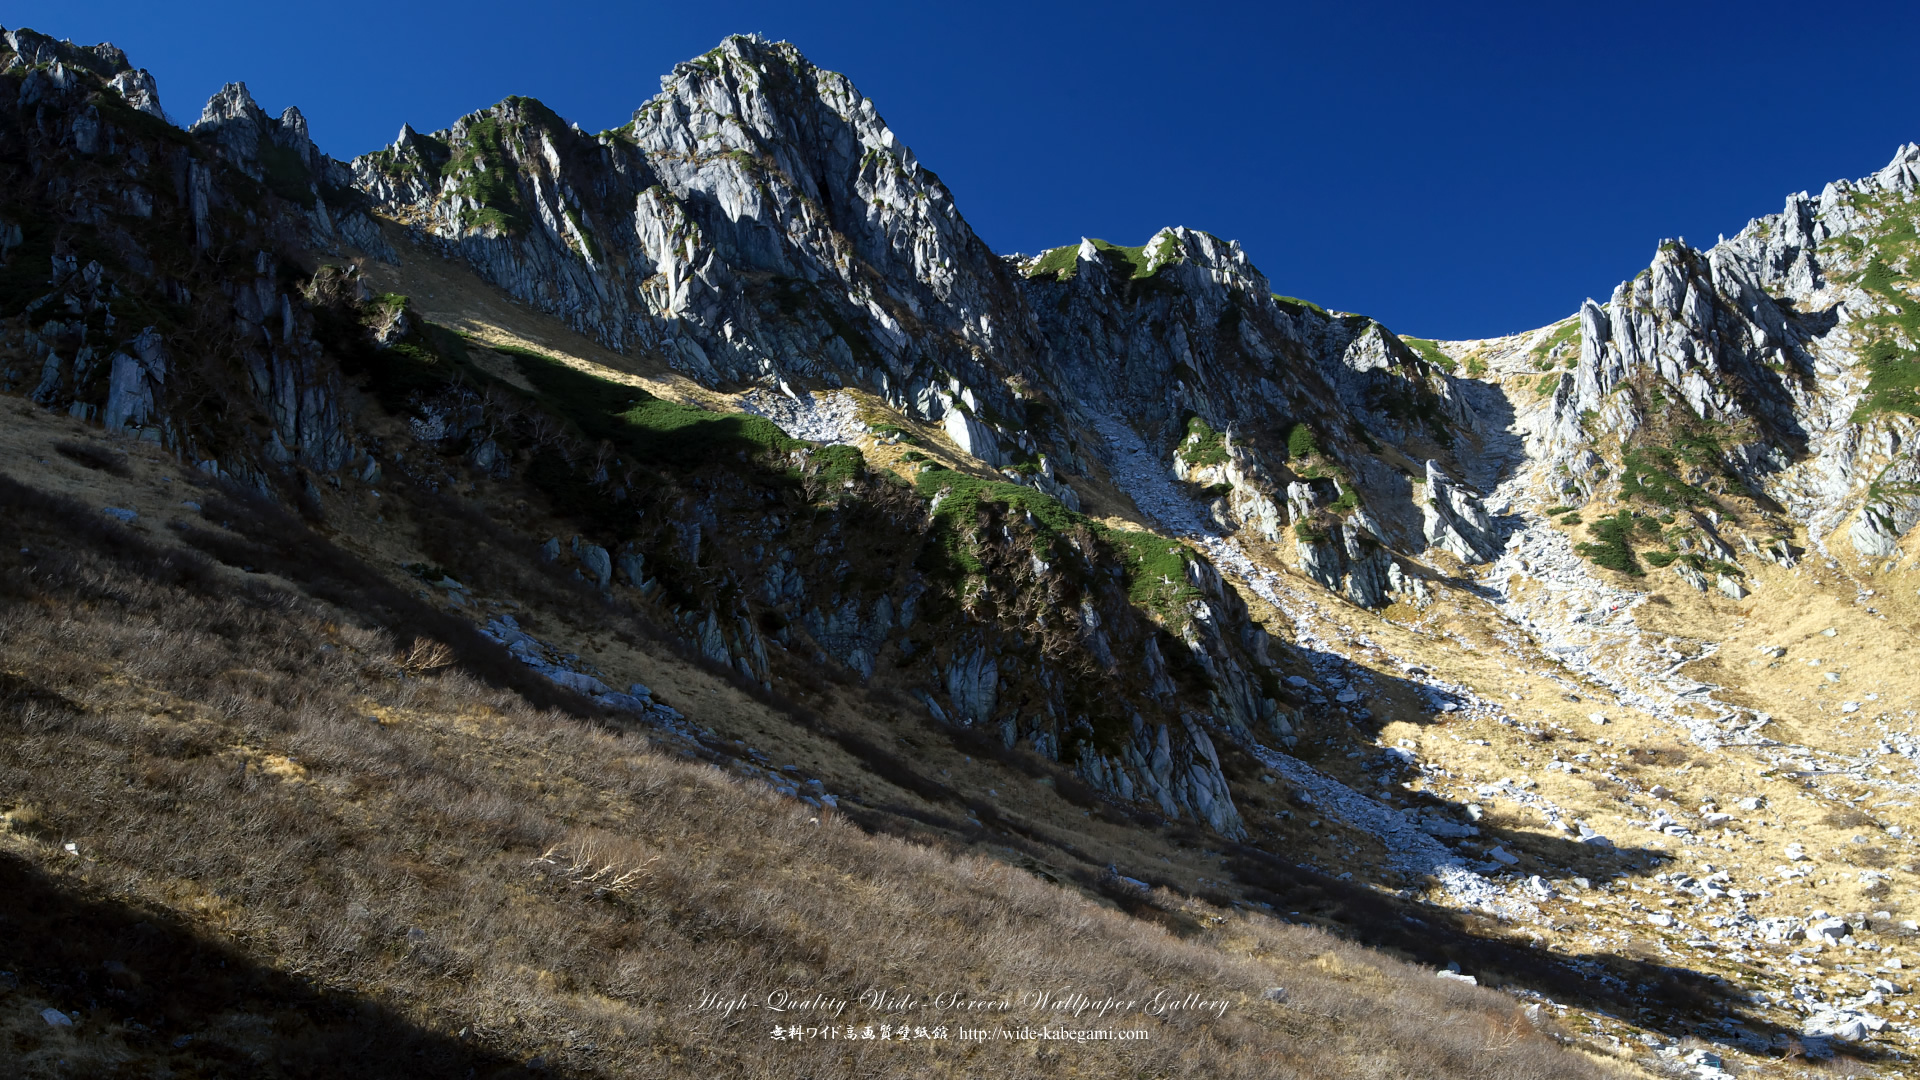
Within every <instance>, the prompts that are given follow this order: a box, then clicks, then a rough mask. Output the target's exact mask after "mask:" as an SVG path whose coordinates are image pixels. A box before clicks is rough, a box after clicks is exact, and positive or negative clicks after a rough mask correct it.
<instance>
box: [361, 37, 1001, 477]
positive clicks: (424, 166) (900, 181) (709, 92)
mask: <svg viewBox="0 0 1920 1080" xmlns="http://www.w3.org/2000/svg"><path fill="white" fill-rule="evenodd" d="M354 173H355V176H356V177H357V178H358V182H359V184H360V186H361V187H362V189H363V190H365V191H366V192H367V193H368V194H369V195H370V196H371V197H372V198H373V200H374V204H375V206H376V207H377V208H378V209H380V210H381V211H382V212H384V213H387V214H390V215H393V216H395V217H399V218H401V219H402V220H406V221H409V222H412V223H413V224H414V225H415V227H416V228H417V229H418V230H419V231H420V233H421V234H422V235H423V236H426V237H428V238H430V239H431V242H433V243H435V244H437V245H440V246H441V247H442V248H443V249H445V250H446V251H448V252H450V253H457V254H458V255H460V256H461V257H463V258H465V259H466V260H467V261H468V262H469V263H470V264H471V265H472V266H474V268H475V269H477V270H478V271H479V272H480V273H481V274H483V275H484V276H485V277H487V278H488V279H489V280H491V281H493V282H494V283H495V284H497V285H499V286H501V287H502V288H504V289H506V290H507V291H508V292H509V293H511V294H513V295H514V296H516V297H518V298H520V299H521V300H523V301H525V302H527V303H529V304H532V305H534V306H536V307H538V308H540V309H541V310H544V311H547V312H549V313H551V314H554V315H556V316H558V317H560V318H562V319H565V320H566V321H567V322H568V323H570V324H571V325H573V326H574V327H575V328H577V329H579V330H581V331H583V332H586V333H588V334H591V335H593V336H594V337H597V338H598V339H600V340H601V341H602V342H604V343H606V344H607V345H608V346H609V347H611V348H614V349H618V350H623V351H624V350H657V351H659V352H661V353H663V354H665V355H666V356H667V357H668V358H669V359H670V360H671V362H673V363H674V364H675V365H676V366H678V367H681V368H682V369H683V370H686V371H688V372H689V373H692V374H694V375H695V376H697V377H699V378H701V379H702V380H704V381H707V382H709V383H713V384H721V383H739V382H751V381H757V380H789V381H793V382H799V381H800V380H808V381H815V382H826V383H828V384H834V385H839V384H845V385H853V386H860V387H864V388H867V389H870V390H872V391H874V392H876V393H879V394H881V395H882V396H884V397H885V398H887V400H888V401H890V402H892V403H893V404H895V405H896V406H898V407H900V408H903V409H906V410H910V411H911V412H913V413H914V414H915V415H917V416H920V417H922V418H924V419H928V420H934V421H940V420H943V419H944V418H945V416H946V414H947V413H948V412H950V411H951V410H953V409H954V408H955V403H956V401H960V400H962V399H965V400H967V401H968V402H970V404H968V405H967V408H968V410H969V411H970V413H971V414H972V415H976V416H977V415H981V414H985V413H993V412H998V413H1003V414H1007V415H1014V414H1016V410H1015V408H1014V401H1013V398H1012V395H1011V394H1010V393H1009V392H1008V391H1007V389H1006V388H1005V385H1004V381H1005V379H1006V378H1007V377H1008V376H1009V375H1011V374H1013V373H1015V372H1017V371H1019V370H1022V369H1023V368H1025V367H1026V366H1027V365H1028V364H1029V363H1030V362H1031V360H1032V358H1033V354H1034V350H1035V347H1036V342H1035V341H1034V339H1033V336H1032V334H1031V330H1030V327H1029V326H1028V322H1027V320H1026V319H1025V318H1024V317H1023V311H1022V307H1021V298H1020V296H1019V293H1018V291H1017V290H1016V288H1015V287H1014V285H1013V282H1012V280H1011V278H1010V275H1009V274H1008V273H1007V271H1006V270H1005V269H1004V268H1003V267H1002V265H1001V263H1000V261H999V260H998V259H996V258H994V257H993V255H992V253H991V252H989V251H988V250H987V248H986V246H985V245H984V244H982V243H981V242H980V240H979V238H978V237H976V236H975V235H974V234H973V230H972V229H970V228H969V227H968V226H967V224H966V222H965V221H964V220H963V219H962V218H961V217H960V214H959V211H958V210H957V209H956V208H955V207H954V204H953V197H952V195H951V194H950V193H949V192H948V191H947V189H946V187H945V185H943V184H942V183H941V182H940V180H939V178H938V177H936V176H934V175H933V173H932V172H930V171H929V170H927V169H926V168H924V167H923V166H922V165H921V164H920V163H919V161H918V160H917V159H916V158H915V157H914V155H913V152H912V151H911V150H909V149H907V148H906V146H904V145H903V144H902V143H901V142H900V141H899V140H898V139H897V138H896V137H895V135H894V133H893V132H892V130H891V129H889V128H888V127H887V125H886V123H885V121H884V120H882V119H881V117H880V114H879V112H878V111H877V110H876V109H875V108H874V105H873V103H872V102H871V101H869V100H867V99H866V98H865V97H863V96H861V94H860V93H859V91H857V90H855V89H854V87H853V85H852V83H850V82H848V81H847V79H846V78H844V77H843V76H841V75H838V74H836V73H833V72H830V71H822V70H820V69H819V68H816V67H814V66H813V65H812V64H810V63H808V62H807V61H806V59H805V58H804V57H802V56H801V55H800V53H799V52H798V50H796V49H794V48H793V46H791V45H787V44H784V43H782V44H772V43H769V42H766V41H764V40H761V39H759V38H755V37H732V38H728V39H727V40H726V41H725V42H723V43H721V45H720V47H719V48H717V49H715V50H713V51H712V52H710V53H708V54H706V55H705V56H702V57H700V58H698V59H696V60H692V61H689V62H687V63H684V64H680V65H678V66H677V67H675V68H674V70H673V73H672V74H671V75H668V76H666V77H664V78H663V79H662V80H661V92H660V95H659V96H658V97H656V98H654V99H653V100H652V101H650V102H648V103H647V104H645V105H643V106H641V107H640V108H639V109H638V110H637V111H636V112H635V113H634V115H633V119H632V120H631V121H630V122H628V123H627V124H626V125H625V126H623V127H620V128H616V129H614V130H612V131H607V132H602V133H601V134H599V135H597V136H593V135H588V134H586V133H584V132H582V131H580V130H578V129H577V128H575V127H571V126H569V125H567V124H565V123H564V122H562V121H561V120H560V119H559V118H558V117H556V116H555V115H554V114H553V113H552V112H550V111H549V110H547V109H546V108H545V107H544V106H542V105H540V104H539V103H538V102H535V101H532V100H529V99H525V98H510V99H508V100H507V101H505V102H502V103H501V104H499V105H497V106H495V107H493V108H492V109H488V110H486V111H484V112H480V113H475V114H473V115H471V116H468V117H465V118H463V119H462V120H460V121H459V122H458V123H456V124H455V125H454V126H453V127H452V128H451V129H449V130H446V131H441V132H435V133H433V134H431V135H422V134H419V133H417V132H415V131H413V130H412V129H411V128H402V130H401V133H400V137H399V138H398V139H397V140H396V141H395V142H394V144H393V146H391V147H389V148H387V149H386V150H383V151H380V152H378V153H374V154H369V155H366V156H364V157H362V158H359V159H357V160H356V161H355V162H354ZM983 449H984V451H985V457H983V460H989V461H991V460H993V457H994V454H995V452H996V451H995V450H994V449H993V448H990V447H983Z"/></svg>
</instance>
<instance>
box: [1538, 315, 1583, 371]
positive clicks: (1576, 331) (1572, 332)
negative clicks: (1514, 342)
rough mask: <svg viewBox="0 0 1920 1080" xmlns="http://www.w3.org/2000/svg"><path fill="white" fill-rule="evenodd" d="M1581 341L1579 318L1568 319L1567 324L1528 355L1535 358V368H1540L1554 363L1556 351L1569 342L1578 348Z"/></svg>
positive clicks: (1564, 323) (1562, 324)
mask: <svg viewBox="0 0 1920 1080" xmlns="http://www.w3.org/2000/svg"><path fill="white" fill-rule="evenodd" d="M1579 339H1580V320H1579V319H1577V318H1575V319H1568V320H1567V321H1566V322H1563V323H1561V324H1560V325H1559V326H1557V327H1555V328H1554V331H1553V334H1552V335H1551V336H1549V337H1548V338H1547V340H1545V341H1543V342H1541V343H1540V344H1538V345H1535V346H1534V347H1533V348H1531V349H1528V350H1527V355H1529V356H1531V357H1533V361H1534V364H1535V366H1540V365H1542V364H1551V363H1552V361H1553V355H1554V350H1556V349H1558V348H1559V347H1560V346H1562V345H1565V344H1567V343H1568V342H1574V343H1575V347H1576V348H1578V343H1579Z"/></svg>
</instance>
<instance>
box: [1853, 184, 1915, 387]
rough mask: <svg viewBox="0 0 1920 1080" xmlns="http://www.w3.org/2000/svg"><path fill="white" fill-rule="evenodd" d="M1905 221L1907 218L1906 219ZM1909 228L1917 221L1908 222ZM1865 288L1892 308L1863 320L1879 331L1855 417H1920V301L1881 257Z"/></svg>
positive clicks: (1863, 278) (1862, 277)
mask: <svg viewBox="0 0 1920 1080" xmlns="http://www.w3.org/2000/svg"><path fill="white" fill-rule="evenodd" d="M1901 220H1902V221H1906V219H1904V218H1902V219H1901ZM1906 225H1907V229H1908V231H1909V232H1911V231H1912V228H1913V224H1912V222H1911V221H1906ZM1860 287H1861V288H1863V289H1865V290H1866V291H1868V292H1870V293H1873V294H1875V295H1876V296H1877V297H1879V298H1880V300H1881V301H1882V302H1884V303H1885V304H1886V305H1887V306H1888V308H1889V309H1890V310H1889V311H1888V312H1887V313H1886V314H1882V315H1874V316H1871V317H1869V318H1867V319H1864V320H1862V321H1863V322H1865V323H1866V324H1868V325H1869V326H1872V327H1874V328H1875V329H1876V330H1877V331H1878V336H1877V338H1876V340H1875V341H1874V342H1873V343H1872V344H1870V345H1869V346H1867V355H1866V359H1867V370H1868V372H1869V374H1868V378H1867V392H1866V394H1865V395H1864V396H1863V397H1862V398H1861V400H1860V405H1859V406H1858V407H1857V408H1856V409H1855V410H1854V415H1853V420H1854V422H1855V423H1862V422H1864V421H1865V420H1866V419H1867V418H1868V417H1870V416H1872V415H1873V414H1874V413H1878V412H1891V413H1905V414H1906V415H1909V416H1920V352H1916V351H1915V349H1914V344H1915V343H1916V342H1920V300H1916V299H1914V298H1913V297H1911V296H1908V295H1907V294H1906V293H1905V292H1902V291H1901V290H1900V288H1899V287H1898V283H1897V282H1896V279H1895V275H1894V272H1893V269H1892V268H1891V267H1889V266H1888V265H1887V264H1886V262H1884V261H1883V260H1881V259H1879V258H1875V259H1874V260H1872V261H1871V262H1869V263H1868V264H1867V269H1866V271H1865V272H1864V273H1862V274H1861V275H1860Z"/></svg>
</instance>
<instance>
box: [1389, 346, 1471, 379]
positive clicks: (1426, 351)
mask: <svg viewBox="0 0 1920 1080" xmlns="http://www.w3.org/2000/svg"><path fill="white" fill-rule="evenodd" d="M1400 340H1401V341H1403V342H1405V343H1406V345H1407V348H1409V349H1412V350H1413V351H1414V352H1415V353H1417V354H1418V355H1419V357H1420V358H1421V359H1422V360H1425V361H1426V362H1427V363H1429V364H1432V365H1433V366H1434V367H1437V368H1439V369H1440V370H1441V371H1444V372H1446V373H1447V374H1449V375H1451V374H1453V371H1454V368H1455V367H1456V366H1457V365H1455V363H1454V360H1453V357H1451V356H1448V355H1447V354H1446V353H1445V352H1442V351H1441V349H1440V345H1439V343H1438V342H1434V341H1429V340H1428V339H1426V338H1417V337H1401V338H1400Z"/></svg>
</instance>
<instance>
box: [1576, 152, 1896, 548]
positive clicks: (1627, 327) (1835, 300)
mask: <svg viewBox="0 0 1920 1080" xmlns="http://www.w3.org/2000/svg"><path fill="white" fill-rule="evenodd" d="M1917 169H1920V147H1916V146H1914V145H1908V146H1905V147H1902V148H1901V150H1900V151H1899V153H1898V154H1897V155H1896V156H1895V158H1894V160H1893V162H1892V163H1891V164H1889V165H1888V166H1887V168H1885V169H1884V170H1882V171H1881V172H1879V173H1876V174H1874V175H1873V176H1870V177H1867V178H1866V179H1864V180H1861V181H1859V182H1857V183H1849V182H1846V181H1840V182H1836V183H1833V184H1829V185H1828V186H1827V187H1826V189H1825V190H1824V191H1822V192H1821V194H1820V195H1819V196H1818V197H1810V196H1808V195H1807V194H1806V193H1804V192H1802V193H1800V194H1797V195H1794V196H1791V197H1790V198H1788V200H1787V203H1786V206H1785V208H1784V209H1783V210H1782V211H1781V212H1780V213H1778V214H1773V215H1769V216H1767V217H1763V218H1758V219H1755V220H1754V221H1753V222H1751V223H1750V224H1749V225H1748V226H1747V227H1746V228H1745V229H1744V230H1742V231H1741V232H1740V234H1739V235H1738V236H1735V237H1732V238H1729V239H1724V240H1722V241H1721V242H1720V243H1719V244H1716V245H1715V246H1714V247H1712V248H1711V249H1709V250H1707V251H1699V250H1696V249H1694V248H1691V247H1689V246H1687V245H1686V244H1685V243H1683V242H1680V241H1667V242H1664V243H1662V244H1661V245H1660V249H1659V251H1658V253H1657V254H1656V255H1655V257H1654V260H1653V263H1652V265H1651V266H1650V267H1649V268H1648V269H1647V270H1645V271H1643V272H1642V273H1640V274H1639V275H1638V276H1636V277H1635V278H1634V279H1633V280H1631V281H1627V282H1622V283H1621V284H1620V285H1619V287H1617V288H1616V289H1615V290H1614V291H1613V295H1612V297H1611V298H1610V299H1609V301H1608V302H1607V303H1606V304H1604V305H1602V304H1598V303H1595V302H1593V301H1591V300H1589V301H1587V302H1586V304H1584V305H1583V306H1582V307H1581V310H1580V315H1579V342H1580V343H1579V360H1578V363H1577V365H1576V366H1575V367H1574V368H1573V370H1572V371H1570V372H1569V373H1567V375H1566V376H1565V377H1564V378H1562V379H1561V380H1560V382H1559V385H1558V387H1557V389H1556V390H1555V392H1554V395H1553V403H1552V410H1551V419H1550V421H1549V422H1548V424H1547V425H1546V430H1545V432H1544V444H1545V445H1544V452H1545V454H1546V456H1547V457H1548V459H1549V460H1550V461H1551V463H1552V464H1553V466H1554V467H1555V468H1556V469H1557V471H1558V479H1557V481H1556V483H1557V484H1558V487H1559V493H1560V494H1561V495H1562V496H1564V497H1566V498H1568V499H1570V500H1574V501H1585V500H1586V499H1588V498H1590V497H1592V496H1593V495H1594V494H1595V493H1596V492H1600V491H1612V490H1614V489H1613V487H1612V485H1611V481H1612V479H1613V478H1615V477H1620V476H1622V474H1627V475H1626V477H1625V479H1626V482H1627V486H1628V487H1629V488H1632V489H1633V490H1634V491H1638V490H1639V489H1641V488H1642V487H1644V484H1645V481H1646V480H1648V479H1650V480H1651V481H1652V482H1654V483H1655V484H1656V485H1657V486H1659V485H1664V484H1665V481H1663V480H1660V479H1659V478H1658V477H1657V476H1654V475H1653V474H1655V473H1662V472H1668V473H1673V475H1674V476H1675V477H1676V478H1678V479H1680V480H1683V481H1685V482H1686V483H1685V484H1683V485H1682V486H1683V487H1685V486H1689V485H1691V486H1694V487H1702V486H1704V487H1707V488H1713V489H1715V490H1718V489H1719V488H1720V486H1721V485H1723V484H1729V483H1730V484H1732V485H1733V488H1732V489H1731V490H1734V491H1737V492H1739V493H1741V494H1747V495H1752V496H1754V497H1755V498H1757V499H1758V500H1759V503H1758V504H1757V505H1756V510H1755V515H1754V519H1752V520H1749V521H1747V522H1745V523H1744V526H1743V527H1744V528H1745V533H1744V535H1745V536H1746V540H1747V542H1748V543H1751V544H1752V545H1753V546H1752V547H1750V548H1749V550H1751V551H1754V552H1759V551H1761V550H1763V543H1764V542H1765V541H1766V540H1767V539H1768V537H1769V535H1770V533H1769V532H1768V530H1772V532H1773V533H1779V532H1782V531H1784V530H1786V529H1789V528H1790V527H1791V525H1792V524H1794V523H1799V524H1804V525H1805V526H1806V527H1807V528H1808V530H1809V538H1810V539H1811V540H1812V541H1813V542H1814V543H1815V544H1816V545H1817V546H1819V547H1821V548H1823V549H1824V548H1825V544H1826V538H1827V537H1828V536H1829V535H1831V534H1832V533H1833V532H1834V531H1836V529H1837V528H1838V527H1839V526H1840V525H1841V524H1842V523H1843V522H1844V521H1845V520H1846V519H1847V518H1848V517H1849V516H1850V515H1851V517H1852V522H1853V523H1852V525H1851V527H1850V528H1849V530H1848V532H1849V537H1850V539H1851V542H1852V546H1853V548H1854V551H1855V553H1856V554H1857V555H1859V556H1860V557H1862V558H1866V559H1875V560H1885V559H1889V558H1892V557H1894V556H1895V554H1896V551H1897V544H1896V537H1897V536H1899V535H1901V534H1902V533H1904V532H1905V530H1906V529H1907V528H1910V527H1911V524H1912V522H1913V521H1914V520H1915V519H1916V516H1920V507H1916V504H1915V502H1914V496H1913V495H1912V493H1911V487H1910V483H1911V481H1910V480H1909V479H1907V477H1908V476H1909V474H1910V473H1912V472H1913V467H1912V464H1911V462H1912V451H1911V443H1912V436H1913V433H1914V427H1915V414H1916V412H1920V408H1917V407H1916V403H1915V399H1914V397H1913V393H1912V390H1911V386H1912V385H1913V374H1912V373H1913V371H1915V370H1920V369H1916V368H1915V367H1914V364H1915V360H1914V357H1915V353H1914V347H1915V344H1916V338H1917V335H1916V333H1915V323H1914V316H1913V305H1914V303H1915V301H1914V300H1913V299H1912V296H1911V292H1910V290H1911V283H1912V274H1913V271H1914V265H1913V262H1912V259H1913V256H1914V244H1913V236H1914V214H1915V208H1914V205H1913V197H1914V183H1915V181H1914V177H1915V174H1916V170H1917ZM1675 448H1678V449H1679V450H1680V451H1681V457H1682V459H1683V461H1682V462H1681V463H1680V465H1681V466H1683V467H1681V468H1679V469H1678V470H1677V471H1676V470H1675V469H1674V468H1673V466H1674V465H1675V463H1674V462H1673V461H1672V460H1671V457H1672V455H1671V451H1672V450H1673V449H1675ZM1636 449H1637V450H1639V451H1640V452H1639V453H1638V454H1637V455H1634V452H1635V451H1636ZM1649 453H1652V454H1655V455H1658V454H1660V453H1666V454H1667V456H1668V460H1667V462H1666V464H1667V466H1668V468H1666V469H1664V470H1663V469H1662V468H1661V467H1660V465H1659V462H1658V461H1654V460H1653V459H1651V458H1649V457H1648V454H1649ZM1629 455H1634V456H1632V457H1631V459H1630V457H1629ZM1675 490H1678V489H1675ZM1629 493H1632V492H1629ZM1694 501H1698V500H1694ZM1776 508H1777V509H1778V510H1779V511H1780V512H1781V515H1776V514H1774V513H1773V510H1774V509H1776ZM1782 515H1783V516H1782ZM1736 524H1738V523H1736ZM1756 541H1758V542H1756Z"/></svg>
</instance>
